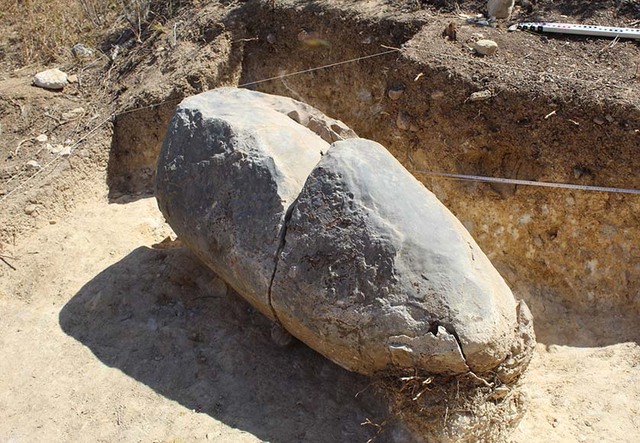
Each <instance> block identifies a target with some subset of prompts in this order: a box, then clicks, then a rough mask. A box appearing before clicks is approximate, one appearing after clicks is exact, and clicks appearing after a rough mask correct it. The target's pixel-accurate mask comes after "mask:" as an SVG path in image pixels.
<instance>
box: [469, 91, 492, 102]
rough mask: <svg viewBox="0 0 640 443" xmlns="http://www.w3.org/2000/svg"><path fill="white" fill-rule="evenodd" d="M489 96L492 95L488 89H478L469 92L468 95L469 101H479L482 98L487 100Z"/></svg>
mask: <svg viewBox="0 0 640 443" xmlns="http://www.w3.org/2000/svg"><path fill="white" fill-rule="evenodd" d="M491 97H493V92H491V91H490V90H488V89H485V90H484V91H478V92H474V93H473V94H471V95H470V96H469V101H472V102H481V101H484V100H489V99H490V98H491Z"/></svg>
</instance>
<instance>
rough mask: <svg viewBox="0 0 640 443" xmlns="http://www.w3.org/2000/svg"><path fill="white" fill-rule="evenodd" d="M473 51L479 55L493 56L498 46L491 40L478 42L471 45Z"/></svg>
mask: <svg viewBox="0 0 640 443" xmlns="http://www.w3.org/2000/svg"><path fill="white" fill-rule="evenodd" d="M473 49H475V50H476V52H477V53H478V54H480V55H493V54H495V53H496V51H497V50H498V44H497V43H496V42H494V41H493V40H478V41H477V42H475V43H474V44H473Z"/></svg>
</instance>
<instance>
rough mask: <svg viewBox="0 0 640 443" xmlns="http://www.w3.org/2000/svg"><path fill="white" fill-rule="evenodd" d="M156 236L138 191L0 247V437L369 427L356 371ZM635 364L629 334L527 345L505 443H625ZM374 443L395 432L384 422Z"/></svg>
mask: <svg viewBox="0 0 640 443" xmlns="http://www.w3.org/2000/svg"><path fill="white" fill-rule="evenodd" d="M169 234H170V230H169V228H168V227H167V226H166V225H165V224H164V223H163V220H162V216H161V215H160V213H159V211H158V210H157V207H156V205H155V200H154V199H142V200H139V201H135V202H131V203H128V204H108V203H107V201H106V197H105V198H104V199H101V200H100V201H94V202H91V203H88V204H86V205H82V206H80V207H78V208H77V209H76V210H74V211H72V212H70V213H69V214H68V215H67V216H66V217H64V219H61V220H59V221H57V223H55V224H51V225H48V226H45V227H44V228H42V229H40V230H38V231H36V232H34V233H33V234H32V235H30V236H28V237H25V238H24V239H23V240H21V241H19V242H17V244H16V245H15V247H11V248H10V251H9V252H10V253H11V254H12V255H13V256H14V257H15V258H16V260H14V261H12V263H13V264H14V266H15V267H16V268H17V270H16V271H12V272H10V273H4V276H5V277H8V278H2V279H1V281H0V312H1V313H2V322H0V340H1V343H2V345H1V348H2V354H3V358H2V359H1V360H0V374H2V375H1V376H0V411H2V412H0V415H1V417H2V419H1V420H0V441H6V442H32V441H143V442H151V441H158V442H160V441H176V442H183V441H184V442H189V441H206V440H212V441H233V442H250V441H271V442H276V441H286V442H290V441H314V442H330V441H363V442H364V441H366V440H367V439H368V438H369V437H370V436H372V432H373V429H370V428H368V427H362V426H361V425H360V423H362V422H364V420H365V419H366V418H370V419H372V420H373V421H376V420H380V419H381V418H382V416H383V415H384V406H383V404H382V403H381V402H380V401H379V400H378V399H377V398H376V397H375V396H374V395H373V394H372V393H371V392H370V391H371V390H370V389H367V387H368V381H367V380H366V379H365V378H364V377H360V376H357V375H354V374H350V373H348V372H346V371H344V370H342V369H340V368H339V367H337V366H335V365H333V364H332V363H330V362H328V361H326V360H325V359H323V358H322V357H321V356H319V355H318V354H316V353H314V352H313V351H311V350H309V349H308V348H306V347H305V346H303V345H301V344H296V345H294V346H293V347H289V348H279V347H278V346H277V345H275V344H273V343H272V342H271V340H270V339H269V323H268V322H267V321H266V320H265V319H263V318H262V317H261V316H260V315H259V314H258V313H256V312H255V311H254V310H253V309H252V308H250V307H249V305H247V304H245V303H244V302H243V301H241V300H239V299H238V297H237V296H236V295H235V294H233V293H232V291H230V290H228V288H227V287H226V285H225V284H224V283H223V282H222V281H221V280H219V279H218V278H217V277H216V276H215V275H213V274H212V273H210V272H209V271H207V270H206V269H204V268H202V267H201V266H200V265H199V264H198V263H197V262H196V261H195V259H194V258H192V257H191V256H190V255H189V253H188V252H187V251H185V250H183V249H182V248H180V247H173V246H174V245H173V244H170V243H169V244H167V243H165V244H162V245H158V244H157V243H158V242H160V241H161V240H163V239H164V238H166V237H167V236H168V235H169ZM153 245H156V246H155V247H154V246H153ZM11 249H13V250H11ZM5 252H7V251H5ZM612 327H614V325H612ZM639 363H640V347H639V346H638V345H637V344H636V343H619V344H614V345H610V346H606V347H601V348H577V347H568V346H558V345H550V346H546V345H545V344H544V343H541V344H539V345H538V348H537V352H536V355H535V358H534V360H533V362H532V365H531V368H530V370H529V372H528V374H527V376H526V378H525V380H524V386H525V390H526V392H527V393H528V396H529V399H530V403H529V409H528V412H527V414H526V416H525V418H524V420H523V421H522V423H521V425H520V426H519V428H518V429H517V430H516V432H515V433H514V435H513V438H514V441H515V442H519V443H525V442H548V441H558V442H601V441H608V442H633V441H637V440H638V438H639V437H640V418H639V414H638V413H639V412H640V411H639V409H640V406H639V405H640V382H639V381H638V376H639V374H640V372H639V370H640V368H639ZM363 390H364V392H363V393H362V394H360V395H357V396H356V394H358V392H361V391H363ZM379 441H398V442H400V441H407V436H406V435H405V434H404V433H403V432H402V430H401V429H399V428H395V429H390V430H389V431H388V432H386V433H385V434H383V435H382V436H381V437H380V438H379Z"/></svg>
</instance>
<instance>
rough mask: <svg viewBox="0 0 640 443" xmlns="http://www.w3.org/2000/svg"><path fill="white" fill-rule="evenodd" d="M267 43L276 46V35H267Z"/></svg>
mask: <svg viewBox="0 0 640 443" xmlns="http://www.w3.org/2000/svg"><path fill="white" fill-rule="evenodd" d="M267 42H268V43H270V44H272V45H273V44H275V42H276V36H275V35H274V34H268V35H267Z"/></svg>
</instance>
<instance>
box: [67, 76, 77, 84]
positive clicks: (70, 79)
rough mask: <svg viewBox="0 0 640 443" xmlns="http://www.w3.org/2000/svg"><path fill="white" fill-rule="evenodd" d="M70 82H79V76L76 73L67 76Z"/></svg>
mask: <svg viewBox="0 0 640 443" xmlns="http://www.w3.org/2000/svg"><path fill="white" fill-rule="evenodd" d="M67 80H68V81H69V83H78V76H77V75H76V74H71V75H69V76H68V77H67Z"/></svg>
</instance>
